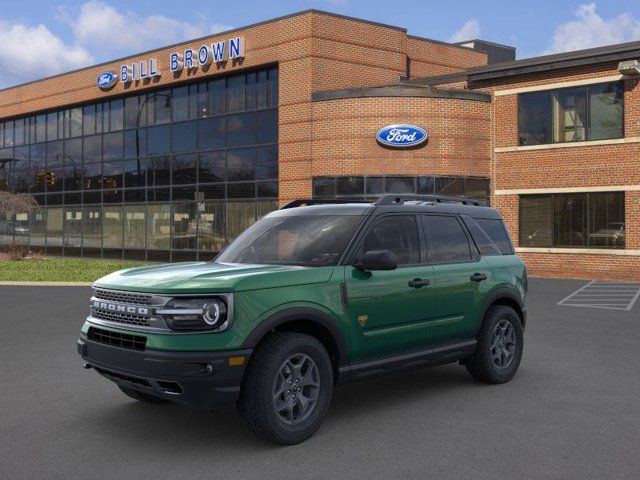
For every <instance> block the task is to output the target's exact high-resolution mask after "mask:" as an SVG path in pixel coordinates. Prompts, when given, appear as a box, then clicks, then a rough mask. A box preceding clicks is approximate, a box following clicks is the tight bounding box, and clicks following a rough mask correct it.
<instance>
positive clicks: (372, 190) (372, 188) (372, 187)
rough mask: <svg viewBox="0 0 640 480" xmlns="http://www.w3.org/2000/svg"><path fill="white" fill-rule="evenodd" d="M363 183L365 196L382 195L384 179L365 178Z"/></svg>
mask: <svg viewBox="0 0 640 480" xmlns="http://www.w3.org/2000/svg"><path fill="white" fill-rule="evenodd" d="M365 182H366V194H367V195H381V194H382V193H384V179H383V178H382V177H367V178H366V179H365Z"/></svg>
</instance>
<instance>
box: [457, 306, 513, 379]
mask: <svg viewBox="0 0 640 480" xmlns="http://www.w3.org/2000/svg"><path fill="white" fill-rule="evenodd" d="M522 350H523V336H522V324H521V323H520V317H519V316H518V314H517V313H516V312H515V310H513V309H512V308H511V307H507V306H505V305H494V306H493V307H491V308H490V309H489V310H488V311H487V314H486V315H485V318H484V321H483V322H482V327H481V328H480V332H479V334H478V346H477V348H476V351H475V353H474V354H473V357H471V361H470V363H469V365H467V370H468V371H469V373H470V374H471V375H472V376H473V377H474V378H476V379H478V380H481V381H484V382H488V383H505V382H508V381H509V380H511V379H512V378H513V376H514V375H515V374H516V371H517V370H518V367H519V366H520V361H521V359H522Z"/></svg>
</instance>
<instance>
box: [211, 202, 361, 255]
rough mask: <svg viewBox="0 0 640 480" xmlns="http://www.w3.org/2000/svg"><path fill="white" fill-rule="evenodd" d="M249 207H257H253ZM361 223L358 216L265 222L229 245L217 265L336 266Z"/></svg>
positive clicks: (284, 218) (274, 219) (291, 218)
mask: <svg viewBox="0 0 640 480" xmlns="http://www.w3.org/2000/svg"><path fill="white" fill-rule="evenodd" d="M230 205H231V204H230ZM248 205H250V206H252V207H254V204H253V203H249V204H248ZM227 213H229V212H227ZM247 213H248V210H247ZM227 218H228V216H227ZM360 223H362V217H361V216H358V215H353V216H351V215H341V216H335V215H308V216H307V215H304V216H297V215H296V216H284V217H281V216H275V217H267V218H263V219H261V220H260V221H259V222H257V223H256V224H255V225H253V226H252V227H251V228H249V229H248V230H246V231H245V232H244V233H243V234H242V235H241V236H240V237H239V238H238V239H237V240H236V241H235V242H233V243H232V244H231V245H229V247H227V249H226V250H224V251H223V252H222V253H221V254H220V255H219V256H218V257H217V258H216V262H220V263H258V264H285V265H304V266H310V267H324V266H330V265H335V264H336V263H337V262H338V260H339V259H340V257H341V255H342V253H343V251H344V249H345V248H346V246H347V244H348V243H349V240H351V238H352V237H353V234H354V232H355V231H356V229H357V228H358V226H359V225H360Z"/></svg>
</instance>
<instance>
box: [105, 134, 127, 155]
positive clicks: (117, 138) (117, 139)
mask: <svg viewBox="0 0 640 480" xmlns="http://www.w3.org/2000/svg"><path fill="white" fill-rule="evenodd" d="M102 151H103V155H104V159H105V160H114V159H117V158H122V132H118V133H107V134H105V135H104V137H103V145H102Z"/></svg>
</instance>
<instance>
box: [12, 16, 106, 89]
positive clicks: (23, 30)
mask: <svg viewBox="0 0 640 480" xmlns="http://www.w3.org/2000/svg"><path fill="white" fill-rule="evenodd" d="M93 61H94V59H93V56H92V55H91V54H90V53H89V52H88V51H87V50H86V49H85V48H83V47H81V46H76V45H68V44H65V42H64V41H63V40H62V39H60V38H59V37H58V36H56V35H54V34H53V33H51V31H50V30H49V29H48V28H47V27H46V26H44V25H36V26H33V25H25V24H22V23H17V22H9V21H3V20H0V65H2V68H1V69H0V87H4V86H7V85H11V84H16V83H23V82H28V81H30V80H35V79H37V78H41V77H45V76H49V75H54V74H56V73H60V72H64V71H68V70H73V69H75V68H79V67H83V66H86V65H89V64H91V63H92V62H93Z"/></svg>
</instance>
